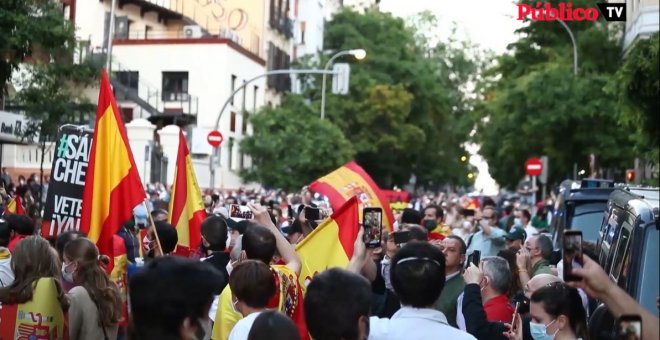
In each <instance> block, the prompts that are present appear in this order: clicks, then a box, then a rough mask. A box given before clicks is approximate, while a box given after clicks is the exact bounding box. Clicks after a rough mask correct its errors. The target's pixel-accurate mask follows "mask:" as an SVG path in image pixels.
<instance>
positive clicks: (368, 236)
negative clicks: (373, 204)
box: [305, 208, 383, 248]
mask: <svg viewBox="0 0 660 340" xmlns="http://www.w3.org/2000/svg"><path fill="white" fill-rule="evenodd" d="M305 217H306V216H305ZM362 228H364V243H365V244H366V245H367V248H378V247H380V239H381V235H382V233H383V209H381V208H364V209H362Z"/></svg>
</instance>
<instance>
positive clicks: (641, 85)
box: [607, 33, 660, 163]
mask: <svg viewBox="0 0 660 340" xmlns="http://www.w3.org/2000/svg"><path fill="white" fill-rule="evenodd" d="M659 40H660V38H659V34H658V33H655V34H654V35H653V36H651V37H650V38H649V39H640V40H639V41H638V42H636V43H635V44H634V45H633V46H631V47H629V48H630V52H629V54H628V55H627V56H626V57H625V59H624V62H623V65H621V68H619V70H618V71H617V72H616V74H615V75H614V77H612V78H611V80H610V82H609V84H608V86H607V92H608V93H609V94H610V95H612V96H615V97H616V98H617V100H618V109H619V119H620V120H621V122H622V123H623V124H624V126H626V127H629V128H632V129H633V131H634V132H633V133H632V134H631V138H632V139H633V142H634V143H635V147H636V151H637V152H638V153H639V154H640V155H648V156H649V158H650V159H652V160H654V161H655V162H656V163H657V162H659V161H660V159H659V154H658V148H657V145H658V144H660V128H659V127H658V126H659V125H660V119H659V118H658V110H660V107H659V106H660V102H659V101H658V98H660V68H659V66H658V62H657V61H658V57H659V54H658V49H659V47H658V41H659Z"/></svg>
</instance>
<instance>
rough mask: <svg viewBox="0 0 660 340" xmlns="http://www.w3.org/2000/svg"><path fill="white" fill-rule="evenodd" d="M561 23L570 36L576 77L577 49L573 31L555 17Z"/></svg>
mask: <svg viewBox="0 0 660 340" xmlns="http://www.w3.org/2000/svg"><path fill="white" fill-rule="evenodd" d="M555 20H557V21H558V22H559V24H561V26H562V27H564V29H566V32H568V35H569V36H570V37H571V42H572V43H573V74H574V75H575V76H576V77H577V75H578V51H577V43H576V42H575V36H574V35H573V31H571V28H570V27H568V25H566V23H565V22H564V21H563V20H561V19H555Z"/></svg>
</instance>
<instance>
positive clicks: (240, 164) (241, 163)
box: [238, 151, 245, 170]
mask: <svg viewBox="0 0 660 340" xmlns="http://www.w3.org/2000/svg"><path fill="white" fill-rule="evenodd" d="M238 157H239V159H238V168H239V169H241V170H243V167H244V166H245V154H244V153H243V151H241V153H240V155H238Z"/></svg>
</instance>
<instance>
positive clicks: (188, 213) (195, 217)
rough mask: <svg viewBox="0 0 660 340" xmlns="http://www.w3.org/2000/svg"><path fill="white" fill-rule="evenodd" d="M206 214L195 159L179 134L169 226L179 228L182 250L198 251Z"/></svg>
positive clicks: (177, 229)
mask: <svg viewBox="0 0 660 340" xmlns="http://www.w3.org/2000/svg"><path fill="white" fill-rule="evenodd" d="M205 218H206V210H205V209H204V202H203V201H202V192H201V191H200V190H199V185H198V184H197V176H195V170H194V169H193V164H192V159H191V158H190V152H189V151H188V145H187V142H186V137H185V136H184V135H183V131H181V130H179V151H178V153H177V156H176V168H175V170H174V186H173V187H172V198H171V199H170V213H169V223H170V224H171V225H173V226H174V227H175V228H176V231H177V234H178V235H179V244H178V246H177V250H178V248H180V247H185V248H187V249H188V250H189V251H192V252H194V251H196V250H197V247H198V246H199V243H200V242H201V240H202V229H201V228H202V222H204V219H205Z"/></svg>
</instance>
